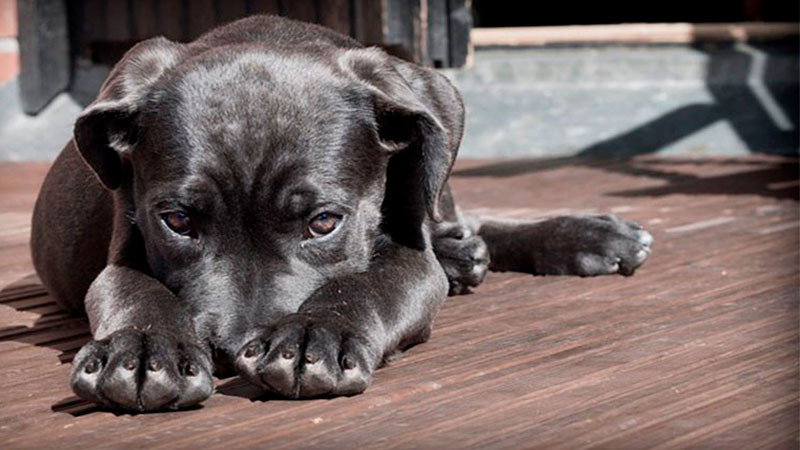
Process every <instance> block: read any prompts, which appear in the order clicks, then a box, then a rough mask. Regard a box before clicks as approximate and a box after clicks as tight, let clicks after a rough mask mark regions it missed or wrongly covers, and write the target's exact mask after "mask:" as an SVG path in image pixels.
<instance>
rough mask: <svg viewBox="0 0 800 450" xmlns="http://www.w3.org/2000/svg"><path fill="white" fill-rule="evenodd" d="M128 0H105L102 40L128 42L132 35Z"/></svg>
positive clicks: (131, 20)
mask: <svg viewBox="0 0 800 450" xmlns="http://www.w3.org/2000/svg"><path fill="white" fill-rule="evenodd" d="M130 13H131V3H130V0H107V4H106V19H105V23H106V31H105V36H104V38H105V39H104V40H106V41H112V42H128V41H130V40H131V38H132V37H133V30H132V29H131V24H132V22H133V18H132V17H131V14H130Z"/></svg>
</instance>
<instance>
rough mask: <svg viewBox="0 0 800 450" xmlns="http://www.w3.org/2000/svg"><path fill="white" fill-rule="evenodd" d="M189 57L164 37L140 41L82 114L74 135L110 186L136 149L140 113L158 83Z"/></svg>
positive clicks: (85, 157)
mask: <svg viewBox="0 0 800 450" xmlns="http://www.w3.org/2000/svg"><path fill="white" fill-rule="evenodd" d="M182 58H183V46H182V45H181V44H177V43H174V42H171V41H169V40H167V39H164V38H154V39H149V40H147V41H143V42H140V43H139V44H136V45H135V46H134V47H133V48H131V49H130V50H128V52H127V53H126V54H125V56H124V57H123V58H122V60H121V61H120V62H119V63H117V65H116V66H115V67H114V69H113V70H112V71H111V73H110V74H109V75H108V78H106V81H105V82H104V83H103V86H102V87H101V88H100V94H99V95H98V96H97V99H96V100H95V101H94V102H92V104H91V105H89V107H88V108H87V109H86V110H85V111H84V112H83V113H82V114H81V115H80V116H79V117H78V119H77V121H76V122H75V127H74V129H73V140H74V141H75V146H76V147H77V148H78V153H80V155H81V157H82V158H83V160H84V161H85V162H86V164H87V165H89V167H91V169H92V171H93V172H94V173H95V175H97V178H98V179H99V180H100V182H101V183H103V186H105V187H106V188H108V189H112V190H113V189H116V188H118V187H119V185H120V182H121V180H122V157H123V156H124V154H126V153H128V152H130V151H132V150H133V148H134V146H135V145H136V142H137V139H138V133H139V127H138V120H137V119H138V116H139V111H140V109H141V107H142V105H143V103H144V102H145V100H146V98H147V95H148V94H149V92H150V89H151V88H152V86H153V84H154V83H155V82H156V81H158V79H159V78H161V76H162V75H163V74H164V73H165V72H167V71H168V70H169V69H171V68H173V67H175V66H176V65H177V64H178V63H179V62H180V61H181V59H182Z"/></svg>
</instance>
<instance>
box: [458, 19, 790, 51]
mask: <svg viewBox="0 0 800 450" xmlns="http://www.w3.org/2000/svg"><path fill="white" fill-rule="evenodd" d="M799 34H800V26H799V25H798V24H797V23H788V22H787V23H755V22H753V23H698V24H693V23H639V24H619V25H576V26H554V27H513V28H474V29H473V30H472V33H471V39H472V43H473V44H474V45H475V46H511V47H514V46H541V45H549V44H580V43H630V44H641V43H648V44H650V43H674V44H688V43H692V42H703V41H705V42H707V41H764V40H775V39H784V38H790V37H794V36H798V35H799Z"/></svg>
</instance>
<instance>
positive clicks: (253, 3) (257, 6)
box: [247, 0, 280, 14]
mask: <svg viewBox="0 0 800 450" xmlns="http://www.w3.org/2000/svg"><path fill="white" fill-rule="evenodd" d="M247 5H248V6H247V11H248V14H278V13H280V1H279V0H250V1H249V2H248V3H247Z"/></svg>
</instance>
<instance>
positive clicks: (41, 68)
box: [18, 0, 70, 114]
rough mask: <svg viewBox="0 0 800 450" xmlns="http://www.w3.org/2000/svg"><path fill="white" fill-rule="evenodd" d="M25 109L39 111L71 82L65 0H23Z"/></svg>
mask: <svg viewBox="0 0 800 450" xmlns="http://www.w3.org/2000/svg"><path fill="white" fill-rule="evenodd" d="M18 8H19V9H18V14H19V47H20V48H19V54H20V67H21V70H20V76H19V87H20V96H21V100H22V110H23V111H25V112H26V113H27V114H36V113H38V112H39V111H41V110H42V108H44V107H45V106H46V105H47V104H48V103H49V102H50V100H52V99H53V97H55V96H56V95H57V94H58V93H60V92H61V91H63V90H65V89H66V88H67V86H69V76H70V56H69V44H68V42H69V38H68V36H69V35H68V32H67V7H66V4H65V2H64V1H63V0H20V1H19V4H18Z"/></svg>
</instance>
